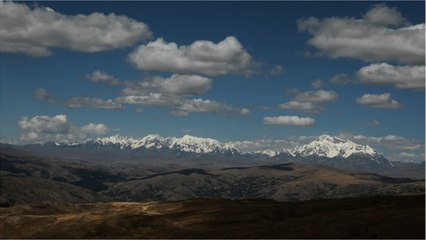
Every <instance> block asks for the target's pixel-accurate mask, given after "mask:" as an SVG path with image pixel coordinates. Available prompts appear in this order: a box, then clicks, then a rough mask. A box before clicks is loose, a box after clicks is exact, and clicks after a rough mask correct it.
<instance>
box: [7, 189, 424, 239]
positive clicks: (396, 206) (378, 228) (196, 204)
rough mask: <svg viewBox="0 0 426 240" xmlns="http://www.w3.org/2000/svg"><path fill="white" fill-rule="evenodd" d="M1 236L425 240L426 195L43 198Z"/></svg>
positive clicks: (16, 215)
mask: <svg viewBox="0 0 426 240" xmlns="http://www.w3.org/2000/svg"><path fill="white" fill-rule="evenodd" d="M0 237H1V238H338V239H339V238H364V239H371V238H388V239H389V238H394V239H412V238H418V239H424V237H425V196H424V195H418V196H376V197H361V198H344V199H330V200H312V201H304V202H276V201H272V200H259V199H258V200H221V199H193V200H186V201H175V202H165V203H159V202H111V203H90V204H71V203H68V204H66V203H50V202H39V203H32V204H27V205H17V206H14V207H9V208H0Z"/></svg>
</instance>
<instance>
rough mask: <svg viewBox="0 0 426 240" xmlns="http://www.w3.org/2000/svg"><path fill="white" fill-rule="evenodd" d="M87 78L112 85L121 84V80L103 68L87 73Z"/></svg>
mask: <svg viewBox="0 0 426 240" xmlns="http://www.w3.org/2000/svg"><path fill="white" fill-rule="evenodd" d="M86 79H87V80H89V81H92V82H94V83H107V84H110V85H119V84H120V80H118V79H117V78H115V77H113V76H111V75H109V74H108V73H106V72H105V71H102V70H95V71H93V72H92V73H90V74H88V75H86Z"/></svg>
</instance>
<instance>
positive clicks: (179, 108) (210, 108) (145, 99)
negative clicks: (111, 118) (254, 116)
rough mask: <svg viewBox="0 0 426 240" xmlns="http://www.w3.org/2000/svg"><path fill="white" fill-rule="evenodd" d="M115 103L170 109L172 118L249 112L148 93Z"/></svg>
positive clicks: (231, 106) (195, 100)
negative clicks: (191, 114)
mask: <svg viewBox="0 0 426 240" xmlns="http://www.w3.org/2000/svg"><path fill="white" fill-rule="evenodd" d="M116 101H117V102H120V103H127V104H138V105H144V106H150V107H168V108H172V109H173V111H172V112H171V114H172V115H174V116H187V115H188V114H189V113H222V114H235V115H247V114H249V113H250V110H249V109H247V108H239V107H237V106H233V105H230V104H226V103H222V102H218V101H214V100H208V99H201V98H196V99H186V98H183V97H179V96H171V95H164V94H161V93H149V94H147V95H137V96H134V95H130V96H121V97H118V98H116Z"/></svg>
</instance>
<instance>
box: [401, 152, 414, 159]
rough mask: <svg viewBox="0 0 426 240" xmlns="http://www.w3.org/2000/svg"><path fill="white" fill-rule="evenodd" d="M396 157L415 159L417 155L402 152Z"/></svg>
mask: <svg viewBox="0 0 426 240" xmlns="http://www.w3.org/2000/svg"><path fill="white" fill-rule="evenodd" d="M398 156H400V157H403V158H415V157H417V154H414V153H406V152H402V153H400V154H398Z"/></svg>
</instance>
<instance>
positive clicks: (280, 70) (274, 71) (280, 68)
mask: <svg viewBox="0 0 426 240" xmlns="http://www.w3.org/2000/svg"><path fill="white" fill-rule="evenodd" d="M283 73H284V67H283V66H281V65H276V66H275V67H274V68H272V69H271V73H270V74H271V75H280V74H283Z"/></svg>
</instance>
